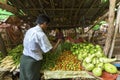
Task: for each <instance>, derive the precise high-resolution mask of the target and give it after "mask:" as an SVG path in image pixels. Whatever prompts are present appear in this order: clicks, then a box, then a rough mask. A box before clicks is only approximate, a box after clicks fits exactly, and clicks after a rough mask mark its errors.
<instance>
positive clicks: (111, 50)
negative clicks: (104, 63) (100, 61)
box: [108, 5, 120, 58]
mask: <svg viewBox="0 0 120 80" xmlns="http://www.w3.org/2000/svg"><path fill="white" fill-rule="evenodd" d="M119 26H120V5H119V7H118V12H117V19H116V24H115V32H114V36H113V40H112V45H111V49H110V52H109V55H108V57H109V58H111V57H112V53H113V49H114V45H115V39H116V35H117V32H118V28H119Z"/></svg>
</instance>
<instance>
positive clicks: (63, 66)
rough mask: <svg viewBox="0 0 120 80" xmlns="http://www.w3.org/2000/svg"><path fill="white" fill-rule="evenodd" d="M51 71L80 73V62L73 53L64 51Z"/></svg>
mask: <svg viewBox="0 0 120 80" xmlns="http://www.w3.org/2000/svg"><path fill="white" fill-rule="evenodd" d="M51 70H64V71H80V70H81V65H80V61H79V60H78V59H77V57H76V56H75V55H73V54H72V53H71V51H64V52H63V53H62V54H61V55H60V56H59V58H58V59H57V62H56V65H55V67H54V68H52V69H51Z"/></svg>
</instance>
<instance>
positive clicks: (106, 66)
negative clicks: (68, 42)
mask: <svg viewBox="0 0 120 80" xmlns="http://www.w3.org/2000/svg"><path fill="white" fill-rule="evenodd" d="M71 51H72V52H73V54H74V55H76V56H77V57H78V60H80V61H82V67H83V68H85V70H87V71H90V72H92V73H93V75H95V76H101V75H102V72H103V71H106V72H108V73H111V74H114V73H117V68H116V67H115V66H114V65H113V64H111V62H113V61H116V58H113V59H110V58H107V57H106V56H105V55H104V53H103V51H102V48H101V47H100V46H99V45H93V44H91V43H81V44H73V46H72V47H71Z"/></svg>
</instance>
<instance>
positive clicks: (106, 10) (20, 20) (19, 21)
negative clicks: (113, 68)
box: [0, 0, 120, 79]
mask: <svg viewBox="0 0 120 80" xmlns="http://www.w3.org/2000/svg"><path fill="white" fill-rule="evenodd" d="M5 1H7V3H1V2H0V7H1V8H2V9H5V10H8V11H11V12H12V13H14V14H15V16H16V17H10V18H9V19H8V20H7V21H6V22H2V23H1V24H0V26H2V27H3V24H4V23H6V24H10V25H9V27H6V28H5V31H6V34H7V39H9V42H8V43H10V45H16V46H13V47H14V48H12V49H17V50H18V51H17V50H16V51H14V50H11V51H8V54H10V55H8V56H6V55H7V50H5V51H6V52H4V51H2V52H3V53H5V56H6V57H9V58H10V59H11V62H13V63H14V61H16V62H15V64H16V65H14V64H13V66H12V67H10V68H7V69H2V68H0V70H1V71H2V70H3V71H9V72H12V75H13V73H19V65H18V63H19V62H18V61H19V60H20V55H22V50H23V46H22V45H21V43H22V39H23V37H24V33H25V31H26V30H27V29H29V28H30V27H33V26H34V25H35V19H36V17H37V16H38V15H39V14H46V15H48V16H49V17H50V18H51V23H50V25H49V27H48V29H49V30H55V29H56V28H61V29H62V30H63V32H64V33H65V34H64V35H65V38H66V36H67V37H71V39H72V40H71V41H70V40H66V42H67V41H68V42H67V43H63V45H64V46H62V47H61V48H60V47H59V48H60V49H61V50H62V51H57V52H59V53H61V52H63V53H64V52H65V51H67V50H69V51H70V46H71V44H72V45H74V46H75V47H76V46H81V44H82V42H89V43H92V44H86V43H85V44H84V43H83V44H82V46H84V47H86V46H88V45H90V46H91V47H93V48H94V49H96V46H97V48H98V47H99V46H98V45H100V44H101V43H100V44H99V43H98V42H99V40H97V39H98V38H99V37H100V36H101V35H99V32H100V31H99V30H100V26H102V24H101V21H106V23H107V24H108V26H107V27H108V29H107V32H106V33H105V35H107V36H105V41H104V44H102V45H101V47H102V48H100V47H99V49H100V50H101V49H103V51H104V52H101V53H104V54H105V56H106V57H109V58H112V57H116V56H113V54H114V53H113V52H114V46H115V39H116V34H117V33H118V27H119V24H120V22H119V7H118V6H119V5H120V0H68V1H66V0H62V1H59V0H49V1H48V0H36V1H33V0H24V1H23V0H19V1H15V0H5ZM115 8H116V9H117V11H118V12H117V11H115ZM116 16H117V18H116ZM115 18H116V21H115ZM114 23H115V25H114ZM95 26H97V27H95ZM67 31H68V33H67ZM0 34H1V32H0ZM68 35H69V36H68ZM49 36H50V35H49ZM2 37H3V36H2ZM2 37H1V35H0V39H1V41H0V42H1V43H2V45H5V46H6V42H5V40H4V39H5V38H2ZM53 37H54V34H53V36H52V37H51V40H52V39H53V40H54V38H53ZM79 38H80V39H82V41H77V40H80V39H79ZM96 40H97V41H96ZM53 42H54V41H53ZM69 42H70V43H71V44H69ZM74 43H75V44H74ZM77 43H78V44H77ZM79 43H81V44H79ZM18 44H20V46H19V45H18ZM8 45H9V44H7V46H8ZM5 46H2V48H1V47H0V48H1V49H4V48H5ZM16 47H17V48H16ZM63 48H64V49H63ZM76 48H77V49H78V50H77V49H76ZM76 48H73V46H72V49H73V50H75V51H76V52H74V51H72V50H71V52H72V54H74V56H76V55H77V57H76V58H75V59H77V58H78V53H79V54H80V52H81V51H83V52H84V49H83V50H81V49H80V48H79V47H76ZM81 48H82V47H81ZM79 50H81V51H79ZM87 50H88V51H89V52H88V54H89V53H92V51H94V50H92V51H90V49H86V51H87ZM12 51H13V52H12ZM96 51H97V50H96ZM98 52H99V51H98ZM16 53H17V54H16ZM19 53H20V54H19ZM86 53H87V52H86ZM94 53H95V52H94ZM66 54H67V53H66ZM91 55H92V54H91ZM17 57H18V58H17ZM47 57H48V56H47ZM51 57H54V58H55V59H56V56H55V55H54V56H51ZM66 57H67V55H66ZM95 57H97V58H99V57H98V56H95ZM64 58H65V57H64ZM72 58H73V57H72ZM12 59H13V60H12ZM50 59H51V58H50ZM65 59H66V58H65ZM67 59H68V58H67ZM79 59H80V60H78V61H79V63H82V62H83V58H81V57H79ZM107 59H108V58H107ZM117 59H118V58H117ZM51 60H52V59H51ZM58 60H59V58H58ZM63 60H64V59H63ZM71 60H72V59H71ZM71 60H70V59H68V61H67V60H65V61H67V62H69V61H71ZM95 60H97V59H95ZM95 60H94V63H95V64H97V63H99V62H98V60H97V62H95ZM3 61H4V60H3ZM6 61H7V60H6ZM9 61H10V60H8V62H9ZM45 61H46V60H45ZM54 61H55V60H54ZM54 61H52V62H49V63H53V62H54ZM56 61H57V60H56ZM57 62H59V61H57ZM61 62H62V61H61ZM71 62H72V61H71ZM76 62H77V61H76ZM76 62H74V63H72V64H74V65H76V64H75V63H76ZM88 62H89V61H88ZM103 62H104V61H103ZM3 63H4V62H3ZM45 63H46V64H47V66H46V64H45V67H44V68H45V69H46V68H47V67H49V66H51V64H48V62H45ZM54 63H55V62H54ZM1 64H2V62H1ZM60 64H61V63H60V62H59V63H56V64H54V66H55V67H54V68H52V69H55V70H53V71H52V70H51V69H50V67H49V70H47V71H46V70H45V71H41V72H42V73H44V75H43V77H44V79H68V78H70V79H82V78H90V79H96V78H97V79H101V78H100V77H96V76H95V75H93V74H91V73H89V72H88V71H87V70H86V68H85V67H83V69H81V70H75V71H74V70H73V69H70V70H66V68H65V69H61V68H62V67H63V65H60ZM69 64H70V63H69ZM95 64H94V65H95ZM56 66H57V69H60V70H57V69H56ZM64 66H65V65H64ZM80 66H81V64H80ZM82 66H83V65H82ZM63 68H64V67H63ZM67 69H68V68H67ZM82 70H83V71H82ZM105 75H106V73H105ZM112 76H114V78H116V77H117V76H118V74H113V75H112ZM14 77H16V75H14ZM103 77H105V76H103V75H102V78H103ZM109 78H110V77H109Z"/></svg>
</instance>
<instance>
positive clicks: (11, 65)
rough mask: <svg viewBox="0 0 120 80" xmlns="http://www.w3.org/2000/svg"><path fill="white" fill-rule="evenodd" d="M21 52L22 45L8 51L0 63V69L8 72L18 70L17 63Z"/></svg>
mask: <svg viewBox="0 0 120 80" xmlns="http://www.w3.org/2000/svg"><path fill="white" fill-rule="evenodd" d="M22 51H23V46H22V45H18V46H17V47H15V48H14V49H12V50H10V51H9V52H8V56H6V57H5V58H3V59H2V60H1V61H0V63H1V64H0V68H2V69H5V70H6V69H7V70H10V71H13V70H15V69H16V68H18V67H19V63H20V57H21V55H22Z"/></svg>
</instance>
